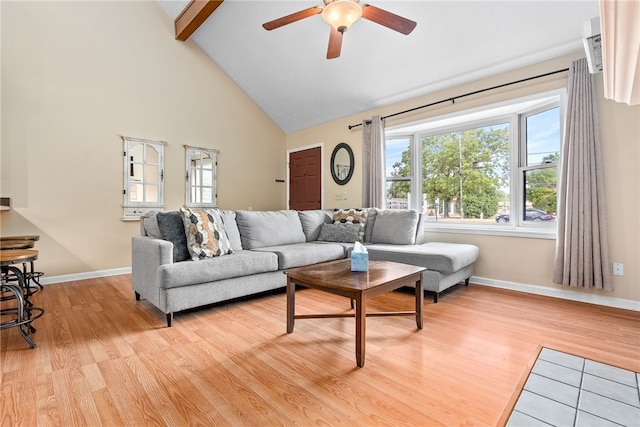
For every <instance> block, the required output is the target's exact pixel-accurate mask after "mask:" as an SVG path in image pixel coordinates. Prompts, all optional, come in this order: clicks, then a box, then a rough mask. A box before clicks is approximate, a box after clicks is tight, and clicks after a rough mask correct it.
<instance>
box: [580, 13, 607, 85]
mask: <svg viewBox="0 0 640 427" xmlns="http://www.w3.org/2000/svg"><path fill="white" fill-rule="evenodd" d="M582 42H583V43H584V50H585V52H586V54H587V64H588V65H589V72H590V73H591V74H596V73H599V72H601V71H602V37H601V36H600V18H593V19H591V20H590V21H587V22H585V23H584V26H583V27H582Z"/></svg>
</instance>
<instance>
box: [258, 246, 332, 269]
mask: <svg viewBox="0 0 640 427" xmlns="http://www.w3.org/2000/svg"><path fill="white" fill-rule="evenodd" d="M255 251H256V252H258V251H261V252H262V251H264V252H272V253H275V254H276V255H277V256H278V268H279V269H280V270H284V269H286V268H294V267H301V266H304V265H311V264H317V263H320V262H326V261H333V260H336V259H342V258H344V257H345V249H344V247H343V246H342V245H339V244H337V243H324V242H304V243H296V244H292V245H281V246H269V247H265V248H260V249H256V250H255Z"/></svg>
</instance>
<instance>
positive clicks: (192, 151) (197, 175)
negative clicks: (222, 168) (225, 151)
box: [184, 145, 219, 208]
mask: <svg viewBox="0 0 640 427" xmlns="http://www.w3.org/2000/svg"><path fill="white" fill-rule="evenodd" d="M184 148H185V171H186V173H185V204H186V205H187V206H189V207H197V208H214V207H217V205H218V194H217V193H218V153H219V151H218V150H216V149H213V148H202V147H192V146H189V145H185V146H184ZM199 153H205V154H206V155H207V156H209V158H211V166H212V183H211V185H210V186H205V185H204V184H203V183H202V179H201V177H202V175H201V173H202V172H201V169H202V168H200V167H198V166H197V165H196V166H194V164H193V162H194V158H195V157H196V156H197V155H198V154H199ZM195 160H196V161H197V160H199V159H195ZM200 160H201V156H200ZM194 179H195V180H196V182H194ZM204 188H210V189H211V195H212V200H211V201H207V202H203V201H202V190H203V189H204ZM194 191H196V192H200V201H198V200H194V199H193V194H194Z"/></svg>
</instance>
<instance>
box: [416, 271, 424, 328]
mask: <svg viewBox="0 0 640 427" xmlns="http://www.w3.org/2000/svg"><path fill="white" fill-rule="evenodd" d="M422 307H424V292H423V291H422V274H420V278H419V279H418V280H417V281H416V325H417V326H418V329H422Z"/></svg>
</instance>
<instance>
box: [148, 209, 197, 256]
mask: <svg viewBox="0 0 640 427" xmlns="http://www.w3.org/2000/svg"><path fill="white" fill-rule="evenodd" d="M156 218H157V219H158V229H159V230H160V235H161V236H162V238H163V239H164V240H167V241H169V242H171V243H173V262H180V261H186V260H189V259H191V255H190V254H189V249H188V248H187V236H186V235H185V233H184V223H183V222H182V214H180V212H178V211H171V212H158V214H157V215H156Z"/></svg>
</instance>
